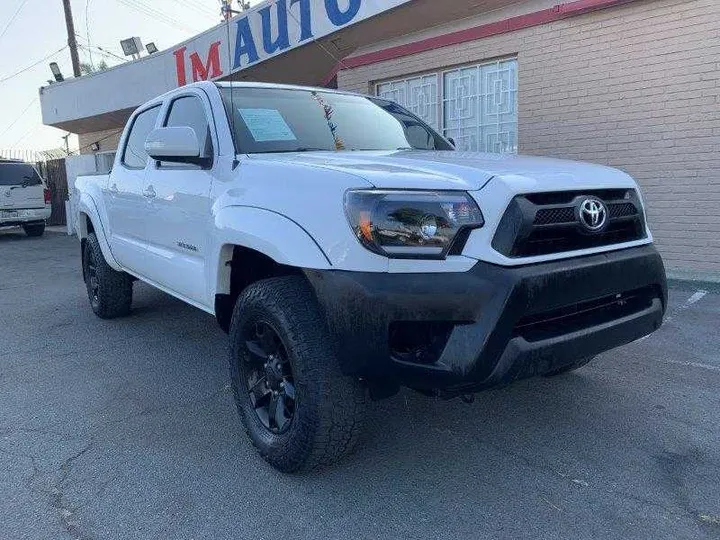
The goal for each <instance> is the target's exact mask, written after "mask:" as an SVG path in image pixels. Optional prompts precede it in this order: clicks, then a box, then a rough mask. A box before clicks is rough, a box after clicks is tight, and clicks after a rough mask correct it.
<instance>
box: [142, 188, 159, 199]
mask: <svg viewBox="0 0 720 540" xmlns="http://www.w3.org/2000/svg"><path fill="white" fill-rule="evenodd" d="M143 197H145V198H146V199H154V198H155V197H157V193H155V188H154V187H152V186H148V187H146V188H145V190H144V191H143Z"/></svg>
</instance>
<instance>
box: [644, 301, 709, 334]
mask: <svg viewBox="0 0 720 540" xmlns="http://www.w3.org/2000/svg"><path fill="white" fill-rule="evenodd" d="M707 293H708V292H707V291H705V290H703V289H698V290H697V291H695V292H694V293H693V294H692V296H690V298H688V299H687V300H685V302H684V303H683V304H682V305H681V306H679V307H678V308H676V309H675V310H674V311H673V312H672V314H671V315H668V316H667V317H665V321H664V322H663V323H664V324H667V323H669V322H670V321H672V320H673V319H674V318H675V317H676V316H677V315H678V314H680V313H681V312H683V311H685V310H686V309H687V308H689V307H690V306H692V305H693V304H697V303H698V302H699V301H700V300H702V299H703V297H704V296H705V295H706V294H707ZM651 335H652V334H648V335H647V336H643V337H641V338H640V339H638V340H637V341H638V342H639V341H645V340H646V339H647V338H649V337H650V336H651Z"/></svg>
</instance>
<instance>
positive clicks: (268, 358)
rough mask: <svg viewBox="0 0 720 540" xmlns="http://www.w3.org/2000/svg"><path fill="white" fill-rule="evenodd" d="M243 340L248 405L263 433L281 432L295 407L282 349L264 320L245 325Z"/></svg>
mask: <svg viewBox="0 0 720 540" xmlns="http://www.w3.org/2000/svg"><path fill="white" fill-rule="evenodd" d="M243 337H244V339H245V348H246V349H247V352H248V354H247V356H246V357H245V362H244V363H245V365H244V366H243V372H244V378H245V383H246V385H247V391H248V393H249V394H250V403H251V404H252V406H253V409H254V410H255V414H256V415H257V417H258V419H259V420H260V422H261V423H262V425H263V426H265V428H266V429H267V430H269V431H270V432H271V433H273V434H281V433H285V432H286V431H287V430H288V429H289V428H290V426H291V424H292V421H293V418H294V416H295V408H296V395H295V381H294V378H293V373H292V367H291V365H290V362H289V360H288V355H287V351H286V349H285V346H284V345H283V343H282V341H281V340H280V336H279V335H278V333H277V332H276V331H275V329H274V328H273V327H272V325H270V323H268V322H264V321H259V322H256V323H254V324H250V325H248V327H246V328H245V329H244V331H243Z"/></svg>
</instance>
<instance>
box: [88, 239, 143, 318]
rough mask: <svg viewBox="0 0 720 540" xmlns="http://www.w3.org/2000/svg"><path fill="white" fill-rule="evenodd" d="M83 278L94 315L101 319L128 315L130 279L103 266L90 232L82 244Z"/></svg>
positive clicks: (96, 241) (100, 254) (123, 273)
mask: <svg viewBox="0 0 720 540" xmlns="http://www.w3.org/2000/svg"><path fill="white" fill-rule="evenodd" d="M83 278H84V279H85V285H86V287H87V293H88V298H89V299H90V306H91V307H92V310H93V311H94V312H95V315H97V316H98V317H100V318H101V319H114V318H116V317H123V316H125V315H128V314H129V313H130V306H131V304H132V284H133V280H132V277H131V276H129V275H128V274H126V273H125V272H118V271H117V270H114V269H113V268H112V267H111V266H110V265H109V264H108V263H107V261H106V260H105V257H104V256H103V253H102V250H101V249H100V243H99V242H98V239H97V237H96V236H95V233H90V234H89V235H88V237H87V240H86V241H85V249H84V252H83Z"/></svg>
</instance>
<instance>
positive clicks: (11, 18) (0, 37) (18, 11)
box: [0, 0, 28, 39]
mask: <svg viewBox="0 0 720 540" xmlns="http://www.w3.org/2000/svg"><path fill="white" fill-rule="evenodd" d="M27 2H28V0H22V2H20V5H19V6H18V8H17V9H16V10H15V13H13V14H12V15H11V16H10V20H9V21H8V23H7V24H6V25H5V28H3V31H2V32H0V39H2V37H3V36H4V35H5V32H7V31H8V28H10V25H11V24H12V23H13V21H14V20H15V17H17V16H18V13H20V10H21V9H22V8H23V7H24V6H25V4H27Z"/></svg>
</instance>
